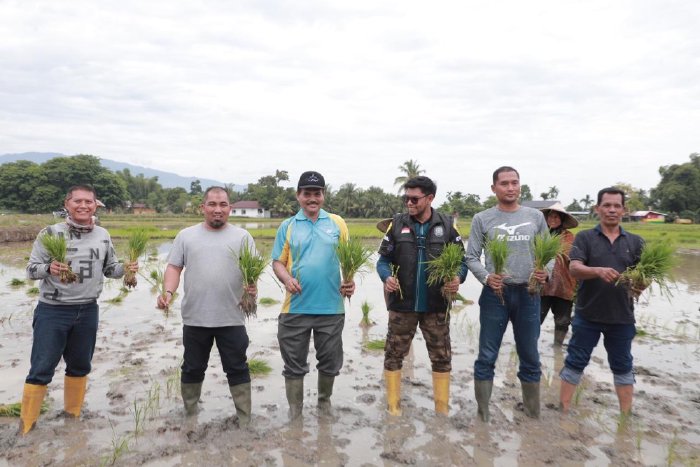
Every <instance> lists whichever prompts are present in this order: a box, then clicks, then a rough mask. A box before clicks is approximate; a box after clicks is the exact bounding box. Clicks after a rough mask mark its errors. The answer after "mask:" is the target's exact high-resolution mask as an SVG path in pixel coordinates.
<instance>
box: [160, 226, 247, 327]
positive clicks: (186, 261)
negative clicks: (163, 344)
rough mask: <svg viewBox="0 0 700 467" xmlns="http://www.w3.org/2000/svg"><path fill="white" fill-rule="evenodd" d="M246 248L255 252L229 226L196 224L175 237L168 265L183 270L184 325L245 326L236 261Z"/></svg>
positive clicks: (244, 234) (239, 232)
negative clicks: (209, 227) (206, 226)
mask: <svg viewBox="0 0 700 467" xmlns="http://www.w3.org/2000/svg"><path fill="white" fill-rule="evenodd" d="M246 244H247V245H248V248H251V249H253V250H254V251H255V242H254V241H253V237H252V236H251V235H250V233H248V231H246V230H244V229H242V228H240V227H236V226H234V225H231V224H226V226H225V227H223V228H221V229H219V230H207V229H206V228H205V227H204V224H197V225H193V226H192V227H188V228H186V229H183V230H181V231H180V232H179V233H178V234H177V236H176V237H175V241H174V243H173V247H172V250H170V255H169V256H168V263H169V264H172V265H173V266H177V267H184V268H185V274H184V291H185V296H184V298H183V300H182V322H183V323H184V324H186V325H187V326H202V327H207V328H214V327H223V326H243V325H244V324H245V318H244V315H243V312H242V311H241V309H240V306H239V303H240V302H241V297H242V296H243V277H242V275H241V271H240V269H239V268H238V260H237V257H238V253H239V251H240V249H241V247H242V246H244V245H246ZM234 253H235V255H234Z"/></svg>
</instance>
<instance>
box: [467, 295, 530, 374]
mask: <svg viewBox="0 0 700 467" xmlns="http://www.w3.org/2000/svg"><path fill="white" fill-rule="evenodd" d="M503 298H504V301H505V305H503V304H502V303H501V300H500V298H498V296H497V295H496V294H495V293H494V292H493V290H492V289H491V287H484V288H483V290H482V291H481V296H480V297H479V307H480V312H479V324H480V325H481V331H480V332H479V356H478V357H477V360H476V362H474V379H478V380H492V379H493V375H494V369H495V367H496V359H497V358H498V352H499V350H500V349H501V342H502V341H503V334H504V333H505V332H506V327H507V326H508V321H510V322H511V323H513V336H514V337H515V348H516V350H517V351H518V358H519V359H520V368H519V371H518V378H519V379H520V381H522V382H525V383H536V382H539V381H540V376H541V375H542V370H541V369H540V353H539V351H538V350H537V340H538V339H539V337H540V296H539V295H530V293H529V292H528V291H527V285H525V286H514V285H509V286H506V287H505V289H504V291H503Z"/></svg>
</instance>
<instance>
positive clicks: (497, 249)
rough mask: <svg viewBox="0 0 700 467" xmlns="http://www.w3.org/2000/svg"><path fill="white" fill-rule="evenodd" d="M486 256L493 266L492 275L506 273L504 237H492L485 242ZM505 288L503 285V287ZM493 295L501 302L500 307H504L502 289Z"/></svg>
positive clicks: (506, 251)
mask: <svg viewBox="0 0 700 467" xmlns="http://www.w3.org/2000/svg"><path fill="white" fill-rule="evenodd" d="M484 249H485V250H486V254H487V255H489V257H490V258H491V264H493V273H494V274H498V275H499V276H500V275H503V274H505V272H506V262H507V261H508V240H506V237H505V236H503V237H498V236H496V237H493V238H491V239H489V240H488V241H487V242H486V245H485V247H484ZM504 287H505V285H504ZM494 293H495V294H496V296H498V298H499V299H500V300H501V305H505V303H506V302H505V300H504V299H503V289H501V290H494Z"/></svg>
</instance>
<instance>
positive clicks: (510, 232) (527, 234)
mask: <svg viewBox="0 0 700 467" xmlns="http://www.w3.org/2000/svg"><path fill="white" fill-rule="evenodd" d="M545 232H549V228H548V227H547V222H546V221H545V219H544V216H543V215H542V213H541V212H540V211H538V210H537V209H532V208H528V207H525V206H520V208H519V209H518V210H517V211H514V212H506V211H501V210H500V209H498V206H494V207H492V208H489V209H487V210H485V211H481V212H480V213H478V214H477V215H475V216H474V219H472V227H471V231H470V232H469V243H468V244H467V266H468V267H469V270H470V271H471V272H472V274H474V276H475V277H476V278H477V279H478V280H479V282H481V283H482V284H484V283H485V282H486V276H487V275H488V274H489V273H492V272H494V269H493V262H492V261H491V257H490V255H488V254H485V255H484V256H485V263H486V265H485V267H484V265H482V264H481V253H482V251H484V246H485V243H486V241H487V239H491V238H494V237H495V236H504V237H505V238H506V239H507V240H508V260H507V262H506V274H507V275H508V276H509V277H507V278H506V279H505V280H504V282H505V283H506V284H524V283H526V282H527V281H528V279H529V277H530V274H531V273H532V271H533V270H534V261H535V257H534V254H533V251H532V242H533V241H534V239H535V235H537V234H542V233H545ZM552 267H554V261H552V262H550V263H549V264H548V265H547V269H548V270H549V272H550V273H551V272H552Z"/></svg>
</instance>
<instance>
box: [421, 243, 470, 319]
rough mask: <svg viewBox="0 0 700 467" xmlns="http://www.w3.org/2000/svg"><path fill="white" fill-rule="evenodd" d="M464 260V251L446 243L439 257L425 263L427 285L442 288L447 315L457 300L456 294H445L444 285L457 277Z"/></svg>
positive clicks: (455, 245) (457, 246)
mask: <svg viewBox="0 0 700 467" xmlns="http://www.w3.org/2000/svg"><path fill="white" fill-rule="evenodd" d="M463 260H464V249H463V248H462V247H461V246H460V245H457V244H456V243H448V244H447V245H445V248H443V249H442V252H441V253H440V256H438V257H437V258H434V259H431V260H430V261H428V263H427V268H426V269H427V271H428V281H427V282H428V285H431V286H432V285H440V286H442V289H441V291H442V296H443V297H445V301H447V313H449V312H450V309H452V304H453V303H454V302H455V300H456V299H457V294H455V293H452V292H445V283H447V282H449V281H451V280H452V279H453V278H454V277H455V276H458V275H459V270H460V269H461V268H462V262H463Z"/></svg>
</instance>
